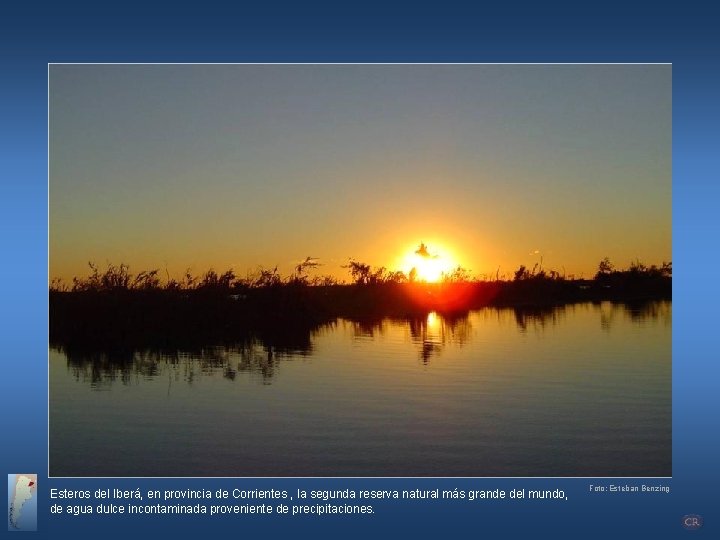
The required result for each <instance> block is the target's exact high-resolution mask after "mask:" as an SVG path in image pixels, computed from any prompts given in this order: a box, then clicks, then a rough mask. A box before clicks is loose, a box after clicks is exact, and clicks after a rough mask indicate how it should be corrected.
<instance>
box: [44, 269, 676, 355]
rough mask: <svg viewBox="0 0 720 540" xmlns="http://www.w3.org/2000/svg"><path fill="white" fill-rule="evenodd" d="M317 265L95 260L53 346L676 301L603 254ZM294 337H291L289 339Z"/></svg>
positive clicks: (63, 294)
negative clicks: (482, 311)
mask: <svg viewBox="0 0 720 540" xmlns="http://www.w3.org/2000/svg"><path fill="white" fill-rule="evenodd" d="M320 266H321V264H320V263H319V261H318V259H316V258H314V257H307V258H306V259H305V260H304V261H302V262H300V263H298V264H297V266H296V267H295V269H294V272H293V273H292V274H291V275H290V276H285V277H283V276H281V275H280V274H279V272H278V269H277V267H275V268H272V269H265V268H258V269H257V271H255V272H253V273H250V274H248V275H247V276H245V277H239V276H237V275H236V274H235V272H234V271H233V270H227V271H225V272H222V273H219V272H217V271H215V270H214V269H210V270H208V271H207V272H205V273H204V274H202V275H199V276H195V275H192V274H191V272H189V271H187V272H185V274H184V276H183V277H182V278H181V279H172V278H170V277H169V276H168V277H167V279H166V280H161V278H160V277H159V276H160V272H159V270H158V269H152V270H145V271H141V272H139V273H137V274H133V273H131V272H130V269H129V267H128V266H127V265H125V264H120V265H119V266H116V265H113V264H108V266H107V268H106V269H105V271H104V272H103V271H100V269H99V268H98V267H97V265H95V264H90V272H89V275H88V276H87V277H84V278H79V277H76V278H74V279H73V281H72V284H71V285H66V284H63V283H62V282H59V281H53V283H52V284H51V287H50V342H51V344H55V345H61V346H64V347H70V348H77V347H80V348H87V347H90V348H92V347H105V346H113V347H116V348H120V349H123V348H126V349H128V350H133V349H135V348H137V347H139V346H140V347H146V346H150V347H155V348H159V349H164V348H169V349H174V348H178V347H180V348H186V349H188V348H190V349H192V348H198V347H202V346H206V345H208V344H210V345H224V344H228V343H233V344H237V343H238V342H243V341H247V340H253V339H258V338H259V339H261V340H262V339H265V338H267V339H268V340H270V341H272V342H273V344H274V346H276V347H277V346H278V344H279V346H280V347H281V348H282V343H283V342H293V341H297V338H298V337H301V336H304V339H305V342H306V344H307V345H308V346H309V338H308V337H307V336H309V333H310V332H311V331H312V330H313V329H315V328H317V327H318V326H319V325H322V324H326V323H329V322H331V321H334V320H335V319H337V318H346V319H351V320H360V319H380V318H383V317H410V318H412V317H422V316H423V315H426V314H427V313H428V312H430V311H436V312H439V313H443V314H445V315H450V314H453V313H462V312H467V311H468V310H471V309H478V308H481V307H485V306H495V307H516V308H523V309H528V308H547V307H552V306H558V305H563V304H568V303H574V302H586V301H592V302H598V301H602V300H612V301H616V302H644V301H647V300H659V299H670V298H671V297H672V264H671V263H663V264H662V265H661V266H659V267H658V266H655V265H652V266H646V265H644V264H642V263H641V262H639V261H635V262H633V263H631V264H630V266H629V267H628V268H627V269H625V270H617V269H616V268H615V266H614V265H613V264H612V263H611V262H610V260H609V259H607V258H606V259H603V260H602V261H601V262H600V263H599V265H598V272H597V274H596V275H595V277H594V279H592V280H579V279H569V278H566V277H565V276H564V274H560V273H559V272H557V271H555V270H545V269H543V268H542V265H541V264H540V265H535V266H534V267H533V268H532V269H530V270H528V269H527V268H526V267H525V266H520V267H519V268H518V270H517V271H516V272H514V276H513V277H514V279H512V280H503V279H499V278H498V276H497V275H496V278H495V279H494V280H478V279H476V278H474V277H473V276H472V275H471V274H470V272H469V271H468V270H466V269H464V268H462V267H457V268H456V269H454V270H453V271H452V272H449V273H447V274H444V275H443V276H442V280H441V281H440V282H438V283H425V282H419V281H417V279H416V275H417V273H416V272H411V273H410V275H409V276H406V275H405V274H404V273H403V272H400V271H389V270H388V269H386V268H385V267H372V266H371V265H369V264H366V263H362V262H359V261H356V260H350V262H349V263H348V264H347V265H346V266H345V268H346V269H347V270H348V273H349V274H350V277H351V278H352V283H350V284H346V283H339V282H338V280H337V279H336V278H334V277H332V276H328V275H326V276H314V277H311V276H310V275H309V274H310V271H312V270H316V269H318V268H319V267H320ZM293 334H295V335H293Z"/></svg>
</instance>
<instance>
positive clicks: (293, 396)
mask: <svg viewBox="0 0 720 540" xmlns="http://www.w3.org/2000/svg"><path fill="white" fill-rule="evenodd" d="M48 79H49V80H48V91H49V99H48V130H49V135H48V159H49V167H48V189H49V231H48V234H49V268H48V293H49V336H48V354H49V357H48V377H49V475H50V476H54V477H98V476H111V477H130V476H133V477H669V476H672V399H671V398H672V395H671V390H672V380H671V375H672V355H671V353H672V238H671V236H672V235H671V231H672V212H671V210H672V68H671V66H670V65H669V64H507V65H506V64H50V65H49V67H48Z"/></svg>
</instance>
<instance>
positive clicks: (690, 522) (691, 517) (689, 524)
mask: <svg viewBox="0 0 720 540" xmlns="http://www.w3.org/2000/svg"><path fill="white" fill-rule="evenodd" d="M682 524H683V527H685V528H686V529H687V530H688V531H694V530H695V529H699V528H700V527H702V526H703V518H702V516H699V515H697V514H688V515H686V516H683V518H682Z"/></svg>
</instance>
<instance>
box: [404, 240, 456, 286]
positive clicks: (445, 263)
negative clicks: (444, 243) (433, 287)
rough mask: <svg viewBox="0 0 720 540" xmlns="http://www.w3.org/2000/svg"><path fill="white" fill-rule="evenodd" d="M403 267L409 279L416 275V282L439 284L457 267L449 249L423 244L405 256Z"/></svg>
mask: <svg viewBox="0 0 720 540" xmlns="http://www.w3.org/2000/svg"><path fill="white" fill-rule="evenodd" d="M401 266H402V270H403V271H404V272H405V274H406V275H407V276H408V277H410V276H411V275H412V274H413V273H414V278H415V281H425V282H428V283H437V282H438V281H440V280H441V279H442V277H443V274H449V273H450V272H451V271H452V270H453V269H454V268H455V267H456V266H457V265H456V264H455V261H454V260H453V258H452V256H451V255H450V253H449V251H448V250H447V249H443V248H441V247H438V246H434V245H433V246H428V245H426V244H425V243H422V242H421V243H420V245H415V247H414V249H413V250H412V251H410V252H408V253H406V254H405V256H404V258H403V260H402V265H401ZM413 270H414V272H413Z"/></svg>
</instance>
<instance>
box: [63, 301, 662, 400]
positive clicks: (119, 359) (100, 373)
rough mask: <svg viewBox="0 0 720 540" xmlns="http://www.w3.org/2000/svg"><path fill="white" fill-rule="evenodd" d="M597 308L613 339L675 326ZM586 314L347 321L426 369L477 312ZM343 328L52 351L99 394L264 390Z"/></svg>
mask: <svg viewBox="0 0 720 540" xmlns="http://www.w3.org/2000/svg"><path fill="white" fill-rule="evenodd" d="M586 306H587V304H586ZM591 306H592V309H593V311H594V312H596V313H597V314H598V317H599V320H600V326H601V328H602V329H603V330H604V331H608V332H609V331H611V329H612V327H613V325H614V324H615V323H616V321H617V319H618V317H626V318H628V319H630V320H631V321H632V322H633V323H637V324H645V323H646V322H648V321H653V322H654V321H659V322H661V323H662V324H665V325H669V324H671V322H672V304H671V302H669V301H662V302H644V303H612V302H598V303H594V304H591ZM581 307H582V305H578V304H570V305H564V306H558V307H555V308H545V309H538V308H533V309H523V308H513V309H496V308H486V309H484V310H482V311H481V312H470V311H465V312H459V313H445V314H442V313H436V312H430V313H427V314H425V315H424V316H417V317H395V318H375V319H368V318H364V319H357V320H347V322H348V323H349V324H350V328H351V333H352V338H353V339H355V340H370V341H374V340H377V339H378V338H379V337H381V336H384V335H385V334H387V333H388V332H389V331H390V329H391V328H392V329H404V331H405V332H406V339H407V341H408V342H409V343H411V344H412V345H413V346H415V347H416V350H417V353H418V357H419V359H420V360H421V362H422V363H423V364H427V363H428V362H429V361H430V360H431V359H432V358H434V357H437V356H439V355H440V354H441V353H442V351H443V350H444V349H445V348H446V347H448V346H450V345H453V346H458V347H462V346H463V345H465V344H466V343H468V342H469V341H470V340H471V339H472V338H473V324H472V317H471V314H473V313H482V314H484V316H485V317H487V316H493V314H494V315H496V316H497V317H504V316H505V315H504V314H508V313H510V314H511V317H512V319H511V320H513V321H514V323H515V325H516V326H517V329H518V330H519V331H520V332H521V333H526V332H529V331H535V332H542V331H545V330H546V329H547V328H551V327H554V326H556V325H558V324H560V323H562V322H563V321H564V320H565V319H566V318H567V317H568V314H572V313H574V311H575V310H577V309H581ZM338 324H339V320H334V321H330V322H325V323H319V324H307V325H304V326H302V327H301V326H299V325H296V326H294V327H292V328H283V329H275V330H274V331H272V332H270V331H265V332H262V333H258V334H256V335H250V334H249V333H247V332H245V333H242V338H241V339H239V340H238V341H237V342H234V343H222V344H219V345H213V346H195V347H185V348H144V349H135V350H133V349H122V348H120V349H113V350H104V351H99V350H93V349H79V348H73V347H68V346H63V345H55V346H54V348H55V349H56V350H59V351H60V352H62V353H63V354H64V355H65V356H66V358H67V362H68V367H69V369H70V370H71V371H72V373H73V375H74V377H75V378H76V379H77V380H82V381H86V382H90V383H91V384H92V385H93V386H94V387H96V388H104V387H107V386H108V385H110V384H112V383H115V382H120V383H122V384H135V383H137V382H138V381H140V380H143V379H156V378H158V377H160V376H164V374H166V373H167V374H168V377H169V384H171V383H172V382H173V381H185V382H187V383H188V384H193V383H194V382H195V381H196V380H197V379H198V377H201V376H203V375H213V376H215V375H218V374H222V377H224V378H226V379H228V380H235V379H236V377H237V376H238V374H242V373H245V374H248V375H249V376H252V377H257V378H258V380H259V381H260V382H262V383H263V384H270V383H271V381H272V380H273V378H274V377H275V376H276V375H277V372H278V369H279V367H280V365H281V364H282V362H285V361H289V360H293V359H296V358H302V357H308V356H312V355H313V352H314V341H315V340H316V339H317V338H318V336H320V335H321V334H324V333H331V332H334V331H336V330H337V328H338Z"/></svg>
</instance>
